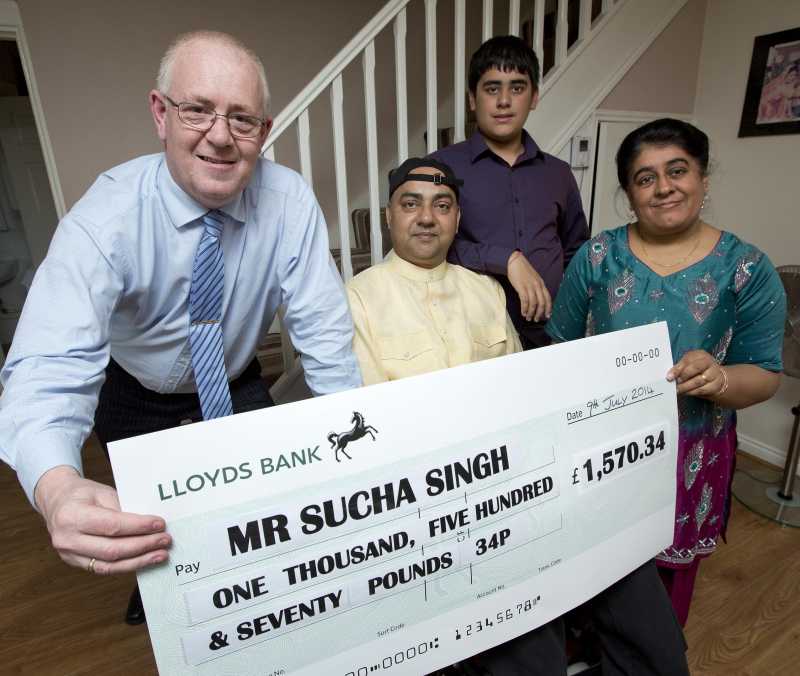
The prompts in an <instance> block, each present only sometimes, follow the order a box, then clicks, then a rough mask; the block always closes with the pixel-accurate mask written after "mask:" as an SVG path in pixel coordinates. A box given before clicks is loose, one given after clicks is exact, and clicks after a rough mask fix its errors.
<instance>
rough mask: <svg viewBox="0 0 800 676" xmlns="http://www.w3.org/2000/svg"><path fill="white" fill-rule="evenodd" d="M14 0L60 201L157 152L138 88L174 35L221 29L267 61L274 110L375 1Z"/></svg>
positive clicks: (147, 85) (143, 88)
mask: <svg viewBox="0 0 800 676" xmlns="http://www.w3.org/2000/svg"><path fill="white" fill-rule="evenodd" d="M18 4H19V8H20V13H21V15H22V25H23V29H24V31H25V35H26V38H27V42H28V47H29V50H30V55H31V60H32V62H33V68H34V72H35V77H36V81H37V84H38V89H39V94H40V96H41V101H42V106H43V108H44V111H45V119H46V124H47V128H48V131H49V135H50V139H51V142H52V146H53V152H54V155H55V161H56V167H57V171H58V176H59V179H60V181H61V186H62V189H63V193H64V200H65V202H66V205H67V208H69V207H70V206H71V205H72V204H73V203H74V202H75V201H76V200H77V199H78V198H79V197H80V196H81V195H82V194H83V192H84V191H85V190H86V188H88V186H89V185H90V184H91V182H92V181H93V180H94V178H95V177H96V176H97V175H98V174H99V173H100V172H101V171H103V170H105V169H107V168H109V167H111V166H114V165H115V164H118V163H120V162H123V161H125V160H127V159H129V158H131V157H135V156H137V155H141V154H145V153H150V152H157V151H158V150H160V144H159V142H158V139H157V137H156V134H155V129H154V127H153V121H152V118H151V117H150V112H149V110H148V107H147V93H148V91H149V90H150V89H151V88H152V87H153V86H154V85H155V74H156V70H157V68H158V62H159V60H160V58H161V55H162V54H163V52H164V50H165V49H166V47H167V45H168V44H169V43H170V41H171V40H172V39H173V38H174V37H175V36H176V35H177V34H178V33H182V32H185V31H188V30H195V29H200V28H205V29H213V30H221V31H226V32H229V33H232V34H234V35H236V36H237V37H239V38H240V39H242V40H243V41H244V42H245V43H246V44H248V45H249V46H250V47H252V48H253V50H254V51H255V52H256V53H258V55H259V56H260V57H261V59H262V60H263V61H264V64H265V66H266V69H267V75H268V77H269V80H270V86H271V89H272V95H273V112H276V111H278V110H280V109H281V108H282V107H283V106H284V105H286V103H288V102H289V100H291V98H292V97H293V96H294V95H295V94H297V92H298V91H300V89H301V88H302V87H303V86H305V84H306V83H307V82H308V81H309V80H310V79H311V78H312V77H314V75H316V74H317V72H318V71H319V70H320V69H321V68H322V67H323V66H324V65H325V64H326V63H327V62H328V61H329V60H330V59H331V58H333V56H334V55H335V54H336V52H338V51H339V50H340V49H341V48H342V47H343V46H344V45H345V44H346V43H347V41H348V40H349V39H350V38H352V37H353V35H355V33H356V32H357V31H358V30H360V29H361V28H362V27H363V26H364V24H365V23H367V21H368V20H369V19H370V18H371V17H372V16H373V15H374V14H375V12H377V11H378V9H379V8H380V7H382V6H383V4H384V0H337V1H336V2H330V1H329V0H303V1H302V2H301V3H292V2H284V1H283V0H237V2H233V3H225V2H220V1H219V0H198V1H197V2H187V1H186V0H176V1H175V2H163V1H162V0H136V1H135V2H131V1H130V0H81V2H63V0H19V3H18ZM321 27H324V28H323V29H322V30H321Z"/></svg>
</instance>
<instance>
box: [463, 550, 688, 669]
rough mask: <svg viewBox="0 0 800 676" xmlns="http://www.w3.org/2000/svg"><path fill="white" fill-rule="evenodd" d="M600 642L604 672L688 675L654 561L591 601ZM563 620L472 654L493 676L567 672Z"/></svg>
mask: <svg viewBox="0 0 800 676" xmlns="http://www.w3.org/2000/svg"><path fill="white" fill-rule="evenodd" d="M586 605H587V610H588V611H589V613H590V615H591V618H592V621H593V624H594V627H595V630H596V632H597V634H598V637H599V639H600V643H601V650H602V656H601V667H602V672H603V676H623V675H624V676H688V674H689V666H688V664H687V662H686V641H685V640H684V638H683V631H682V630H681V627H680V625H679V624H678V621H677V619H676V618H675V613H674V612H673V610H672V605H671V603H670V601H669V598H668V597H667V593H666V590H665V589H664V585H663V584H662V582H661V580H660V578H659V577H658V573H657V572H656V566H655V563H654V562H652V561H650V562H648V563H646V564H645V565H643V566H641V567H640V568H637V569H636V570H634V571H633V572H632V573H630V574H629V575H627V576H625V577H623V578H622V579H621V580H620V581H619V582H617V583H616V584H613V585H612V586H611V587H609V588H608V589H606V590H605V591H603V592H601V593H600V594H598V595H597V596H595V597H594V598H593V599H592V600H591V601H589V602H588V603H587V604H586ZM564 641H565V630H564V620H563V618H557V619H555V620H553V621H552V622H549V623H548V624H546V625H544V626H542V627H539V629H536V630H534V631H532V632H529V633H527V634H523V635H522V636H519V637H518V638H516V639H514V640H512V641H509V642H508V643H505V644H503V645H499V646H497V647H495V648H492V649H491V650H488V651H486V652H484V653H481V654H480V655H477V656H476V657H475V658H473V664H475V666H479V667H480V669H481V671H482V673H484V674H491V676H540V675H541V676H564V674H565V673H566V671H567V657H566V652H565V648H564Z"/></svg>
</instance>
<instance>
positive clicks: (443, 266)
mask: <svg viewBox="0 0 800 676" xmlns="http://www.w3.org/2000/svg"><path fill="white" fill-rule="evenodd" d="M386 263H387V265H388V266H389V268H390V269H391V270H392V271H393V272H396V273H397V274H398V275H400V276H402V277H405V278H406V279H410V280H411V281H412V282H438V281H440V280H442V279H444V276H445V275H446V274H447V261H443V262H441V263H439V265H437V266H436V267H435V268H423V267H420V266H419V265H414V264H413V263H409V262H408V261H407V260H405V259H404V258H400V256H398V255H397V254H396V253H395V252H394V250H392V251H390V252H389V255H388V256H387V257H386Z"/></svg>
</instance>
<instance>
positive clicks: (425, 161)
mask: <svg viewBox="0 0 800 676" xmlns="http://www.w3.org/2000/svg"><path fill="white" fill-rule="evenodd" d="M421 167H430V168H431V169H438V170H439V171H441V172H442V173H441V174H415V173H414V169H420V168H421ZM406 181H428V182H430V183H435V184H436V185H446V186H448V187H450V188H452V189H453V192H454V193H455V194H456V200H458V186H460V185H464V181H462V180H461V179H459V178H456V175H455V173H454V172H453V170H452V169H451V168H450V167H449V166H448V165H446V164H445V163H444V162H439V161H438V160H432V159H430V158H428V157H409V158H408V159H407V160H406V161H405V162H403V164H401V165H400V166H399V167H397V169H392V171H390V172H389V199H391V198H392V195H393V194H394V191H395V190H397V189H398V188H399V187H400V186H401V185H403V183H405V182H406Z"/></svg>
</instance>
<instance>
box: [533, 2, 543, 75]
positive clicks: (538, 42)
mask: <svg viewBox="0 0 800 676" xmlns="http://www.w3.org/2000/svg"><path fill="white" fill-rule="evenodd" d="M544 4H545V3H544V0H536V4H535V5H534V6H533V51H535V52H536V56H537V57H539V63H540V64H543V63H544V53H543V47H544ZM539 75H541V76H543V75H544V72H542V73H539Z"/></svg>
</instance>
